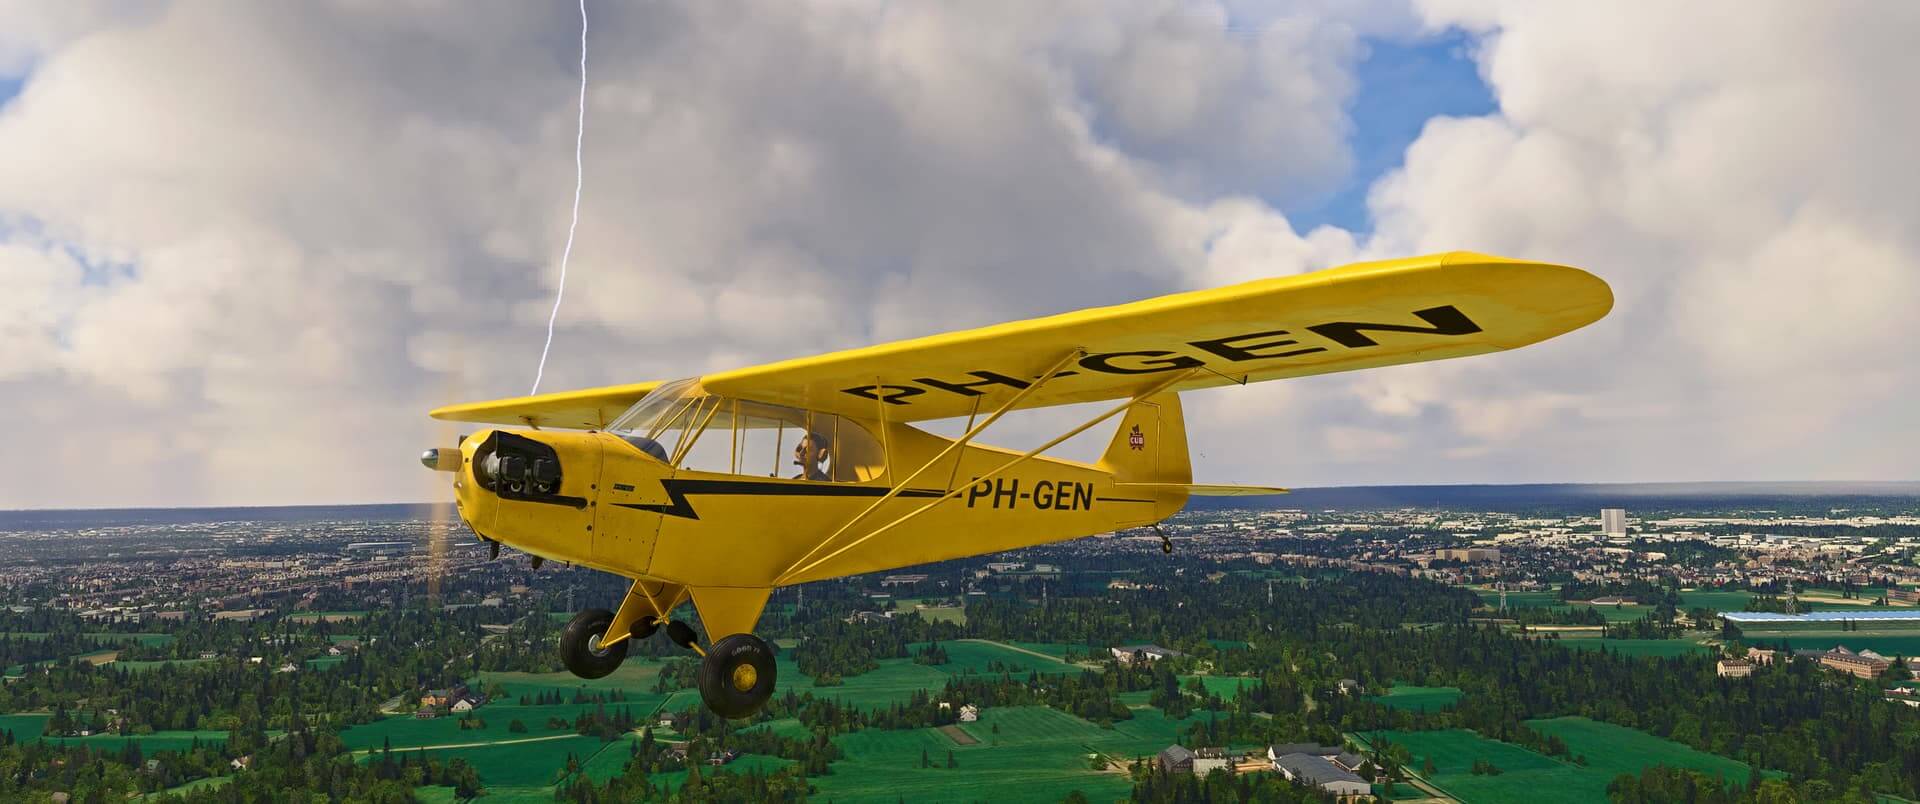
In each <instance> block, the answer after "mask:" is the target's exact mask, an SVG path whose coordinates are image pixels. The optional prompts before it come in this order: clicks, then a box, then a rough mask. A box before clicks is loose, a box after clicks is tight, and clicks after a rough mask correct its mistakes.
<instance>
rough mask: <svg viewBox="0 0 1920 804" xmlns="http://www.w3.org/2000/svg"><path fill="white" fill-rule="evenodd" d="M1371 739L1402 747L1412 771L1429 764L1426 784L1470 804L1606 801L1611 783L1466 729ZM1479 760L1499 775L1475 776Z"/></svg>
mask: <svg viewBox="0 0 1920 804" xmlns="http://www.w3.org/2000/svg"><path fill="white" fill-rule="evenodd" d="M1372 736H1374V737H1384V738H1386V739H1388V740H1391V741H1393V742H1395V743H1398V744H1400V745H1404V746H1406V747H1407V750H1408V751H1411V752H1412V753H1413V762H1412V767H1413V768H1416V769H1417V768H1420V767H1421V766H1422V765H1423V764H1424V763H1425V762H1426V761H1427V760H1429V759H1431V760H1433V765H1434V770H1435V772H1434V773H1433V774H1431V775H1430V776H1428V777H1427V781H1429V782H1431V783H1433V785H1434V786H1436V787H1439V788H1440V789H1442V790H1444V791H1446V792H1447V793H1450V794H1452V795H1453V796H1454V797H1456V798H1458V799H1460V800H1461V801H1467V802H1472V804H1534V802H1538V801H1540V800H1541V798H1540V795H1541V793H1542V791H1548V790H1551V791H1553V792H1554V800H1555V801H1564V802H1605V801H1606V800H1607V796H1606V787H1607V782H1609V781H1612V779H1613V776H1612V775H1611V774H1607V775H1601V774H1599V773H1598V772H1595V771H1592V770H1589V769H1585V768H1580V767H1577V766H1575V765H1572V764H1569V763H1565V762H1560V761H1558V760H1555V759H1552V758H1550V757H1547V756H1543V755H1541V754H1538V753H1535V752H1533V751H1529V750H1527V749H1525V748H1521V747H1520V746H1517V745H1512V744H1509V743H1503V742H1499V741H1497V740H1489V739H1486V738H1484V737H1481V736H1480V735H1478V734H1475V733H1473V732H1471V731H1467V730H1465V729H1446V730H1442V731H1413V732H1398V731H1384V732H1374V733H1372ZM1477 759H1484V760H1487V761H1490V762H1492V763H1493V764H1494V766H1495V767H1498V768H1499V769H1500V770H1501V771H1502V773H1501V774H1500V775H1499V776H1476V775H1474V774H1473V773H1472V770H1471V768H1472V767H1473V763H1474V760H1477ZM1589 776H1591V777H1592V778H1588V777H1589ZM1596 782H1597V787H1596ZM1595 790H1597V791H1599V792H1598V793H1597V795H1596V794H1595V793H1594V792H1592V791H1595Z"/></svg>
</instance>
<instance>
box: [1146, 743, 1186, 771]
mask: <svg viewBox="0 0 1920 804" xmlns="http://www.w3.org/2000/svg"><path fill="white" fill-rule="evenodd" d="M1153 761H1154V762H1157V763H1159V764H1160V770H1161V771H1164V772H1166V773H1192V772H1193V752H1192V751H1188V750H1187V748H1186V746H1182V745H1169V746H1167V747H1166V748H1165V749H1164V750H1162V751H1161V752H1160V753H1159V754H1158V755H1156V756H1155V757H1154V758H1153Z"/></svg>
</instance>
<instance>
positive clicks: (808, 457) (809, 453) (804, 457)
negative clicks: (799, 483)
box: [793, 432, 833, 480]
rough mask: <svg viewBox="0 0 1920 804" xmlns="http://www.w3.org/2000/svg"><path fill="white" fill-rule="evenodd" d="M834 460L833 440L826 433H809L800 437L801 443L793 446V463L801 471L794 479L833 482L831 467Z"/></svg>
mask: <svg viewBox="0 0 1920 804" xmlns="http://www.w3.org/2000/svg"><path fill="white" fill-rule="evenodd" d="M832 460H833V440H832V439H831V438H828V437H827V435H826V434H825V433H814V432H809V433H807V434H806V435H804V436H801V437H800V443H798V444H795V445H793V463H794V465H796V466H799V467H800V469H801V471H800V474H797V475H794V476H793V479H795V480H801V479H805V480H832V479H833V474H832V471H831V468H830V467H829V464H830V463H831V462H832Z"/></svg>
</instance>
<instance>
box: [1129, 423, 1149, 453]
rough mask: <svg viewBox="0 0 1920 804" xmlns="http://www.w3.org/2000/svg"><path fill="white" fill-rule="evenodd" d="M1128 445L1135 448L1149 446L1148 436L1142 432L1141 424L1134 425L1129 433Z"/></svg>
mask: <svg viewBox="0 0 1920 804" xmlns="http://www.w3.org/2000/svg"><path fill="white" fill-rule="evenodd" d="M1127 446H1129V447H1132V448H1134V449H1146V448H1147V436H1146V434H1145V433H1142V432H1140V425H1137V424H1136V425H1134V426H1133V430H1132V432H1129V433H1127Z"/></svg>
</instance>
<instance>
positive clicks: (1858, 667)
mask: <svg viewBox="0 0 1920 804" xmlns="http://www.w3.org/2000/svg"><path fill="white" fill-rule="evenodd" d="M1820 666H1822V667H1825V668H1827V669H1830V670H1838V671H1840V672H1842V673H1851V674H1853V675H1856V676H1859V677H1861V678H1879V677H1880V674H1881V673H1884V672H1887V668H1889V667H1892V666H1893V663H1892V662H1889V661H1887V660H1886V659H1885V658H1883V657H1881V656H1880V655H1879V654H1877V653H1874V652H1872V651H1866V652H1864V653H1854V652H1853V651H1850V650H1847V648H1846V646H1845V645H1840V646H1836V647H1834V649H1833V650H1830V651H1827V652H1826V653H1822V654H1820Z"/></svg>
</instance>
